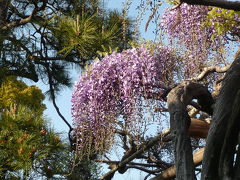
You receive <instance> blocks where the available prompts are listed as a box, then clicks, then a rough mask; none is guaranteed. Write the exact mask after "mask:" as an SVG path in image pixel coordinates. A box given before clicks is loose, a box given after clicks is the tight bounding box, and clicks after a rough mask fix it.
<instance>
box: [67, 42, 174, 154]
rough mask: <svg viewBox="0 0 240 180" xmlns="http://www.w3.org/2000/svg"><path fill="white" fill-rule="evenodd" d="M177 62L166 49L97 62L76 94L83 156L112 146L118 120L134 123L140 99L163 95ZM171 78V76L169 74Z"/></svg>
mask: <svg viewBox="0 0 240 180" xmlns="http://www.w3.org/2000/svg"><path fill="white" fill-rule="evenodd" d="M170 62H177V59H176V56H175V55H174V53H173V52H172V51H171V50H170V49H168V48H164V47H162V46H160V47H158V48H156V49H155V50H151V49H148V48H143V47H140V48H134V49H129V50H126V51H123V52H122V53H113V54H111V55H107V56H106V57H104V58H103V59H102V60H101V61H97V62H95V63H93V65H92V67H91V68H90V69H89V70H88V71H86V72H85V74H83V75H82V76H81V78H80V80H79V82H77V83H76V85H75V89H74V92H73V95H72V103H73V105H72V115H73V118H74V126H75V133H76V138H77V147H78V152H79V154H80V155H84V153H85V155H86V153H89V154H87V155H90V154H95V153H99V152H103V151H104V150H106V149H108V148H109V146H110V145H111V142H112V138H113V133H114V131H115V127H116V123H117V117H118V116H119V115H122V116H123V117H124V120H125V123H126V124H128V123H130V124H131V123H133V121H134V119H131V118H130V117H131V116H132V114H133V113H134V112H135V109H134V107H135V104H136V103H137V102H138V101H137V99H138V98H139V97H141V98H156V99H158V100H159V99H160V96H161V82H162V81H164V79H166V72H167V71H169V70H170V71H171V68H172V67H173V65H171V66H170V64H171V63H170ZM168 76H169V77H168V79H170V76H171V75H170V74H169V75H168Z"/></svg>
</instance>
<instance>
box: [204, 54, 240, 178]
mask: <svg viewBox="0 0 240 180" xmlns="http://www.w3.org/2000/svg"><path fill="white" fill-rule="evenodd" d="M239 96H240V52H238V53H237V55H236V58H235V60H234V62H233V63H232V65H231V68H230V69H229V70H228V71H227V73H226V77H225V79H224V80H223V83H222V89H221V91H220V94H219V97H218V99H217V102H216V104H215V107H214V113H213V122H212V124H211V126H210V130H209V133H208V137H207V143H206V150H205V153H204V159H203V164H202V165H203V168H202V180H215V179H216V180H219V179H224V180H225V179H239V178H240V176H239V168H240V167H239V166H240V164H239V147H238V153H237V157H236V162H235V163H234V158H235V153H236V147H237V145H239V141H238V137H239V131H240V108H239V106H240V101H239V99H240V97H239Z"/></svg>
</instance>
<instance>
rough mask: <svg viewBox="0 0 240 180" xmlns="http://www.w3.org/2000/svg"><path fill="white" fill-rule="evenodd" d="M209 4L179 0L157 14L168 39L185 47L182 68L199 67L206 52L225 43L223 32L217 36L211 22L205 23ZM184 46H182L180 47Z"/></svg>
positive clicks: (204, 58)
mask: <svg viewBox="0 0 240 180" xmlns="http://www.w3.org/2000/svg"><path fill="white" fill-rule="evenodd" d="M211 9H212V8H211V7H208V6H198V5H188V4H186V3H182V4H181V6H180V7H178V8H176V9H166V10H165V12H164V14H163V16H162V18H161V25H160V26H161V29H162V30H163V32H165V33H167V34H168V35H169V36H168V37H169V38H170V39H171V40H177V41H178V42H179V43H180V45H181V46H182V47H185V48H186V49H185V51H184V53H185V55H187V58H186V62H185V65H186V67H185V69H186V72H187V73H188V74H190V75H191V74H192V73H193V72H197V70H198V69H201V68H200V66H203V65H204V64H205V63H206V61H207V60H209V58H208V57H209V55H210V54H211V53H213V52H214V51H215V53H216V52H220V50H219V49H220V48H221V47H222V46H223V45H224V44H225V43H226V39H225V38H224V36H218V35H217V33H216V30H215V28H214V23H213V24H212V25H207V26H206V25H205V22H206V21H207V18H208V13H209V12H210V11H211ZM182 49H184V48H182ZM191 71H192V72H191Z"/></svg>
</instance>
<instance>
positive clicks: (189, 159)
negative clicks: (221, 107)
mask: <svg viewBox="0 0 240 180" xmlns="http://www.w3.org/2000/svg"><path fill="white" fill-rule="evenodd" d="M192 99H197V100H198V102H199V104H200V105H201V107H202V109H205V111H206V112H209V113H211V112H212V108H211V105H212V104H213V98H212V96H211V94H210V92H209V91H208V89H207V88H206V87H204V86H203V85H201V84H198V83H194V82H190V81H184V82H182V83H181V84H179V85H178V86H177V87H175V88H173V89H172V90H171V91H170V92H169V94H168V96H167V103H168V110H169V113H170V130H171V133H172V134H173V135H174V136H175V165H176V178H177V179H178V180H194V179H196V176H195V166H194V163H193V155H192V147H191V141H190V136H189V132H188V130H189V126H190V123H191V119H190V117H189V115H188V112H187V108H186V107H187V105H188V104H190V102H191V101H192Z"/></svg>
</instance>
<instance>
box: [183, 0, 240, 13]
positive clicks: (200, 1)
mask: <svg viewBox="0 0 240 180" xmlns="http://www.w3.org/2000/svg"><path fill="white" fill-rule="evenodd" d="M181 2H185V3H187V4H192V5H204V6H215V7H220V8H224V9H230V10H236V11H239V10H240V1H238V0H232V1H231V0H230V1H227V0H181Z"/></svg>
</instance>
